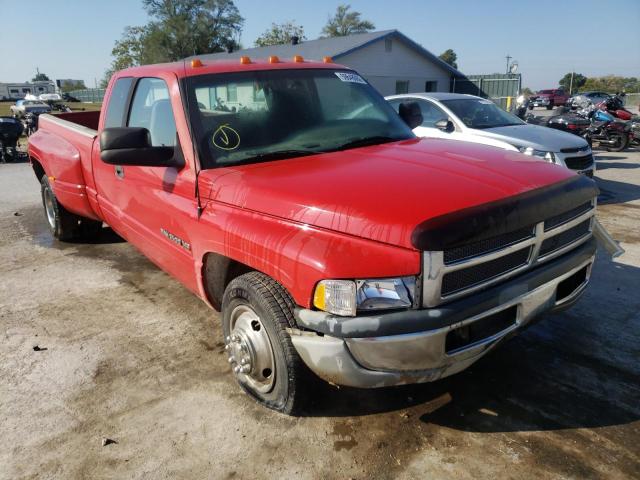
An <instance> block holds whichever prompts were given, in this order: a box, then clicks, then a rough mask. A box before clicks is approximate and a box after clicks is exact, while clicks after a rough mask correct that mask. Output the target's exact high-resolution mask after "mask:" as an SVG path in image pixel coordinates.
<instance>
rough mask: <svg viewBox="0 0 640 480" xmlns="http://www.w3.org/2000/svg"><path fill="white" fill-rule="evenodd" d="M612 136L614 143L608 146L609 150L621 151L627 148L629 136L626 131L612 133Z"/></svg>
mask: <svg viewBox="0 0 640 480" xmlns="http://www.w3.org/2000/svg"><path fill="white" fill-rule="evenodd" d="M610 138H611V140H612V141H613V143H612V144H610V145H609V146H608V147H607V151H608V152H621V151H622V150H624V149H625V148H627V144H628V143H629V137H628V136H627V135H625V134H624V133H612V134H611V137H610Z"/></svg>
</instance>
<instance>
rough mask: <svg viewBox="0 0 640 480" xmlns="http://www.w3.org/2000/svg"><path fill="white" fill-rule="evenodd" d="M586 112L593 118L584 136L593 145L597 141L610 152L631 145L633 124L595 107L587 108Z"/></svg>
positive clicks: (619, 150) (618, 150)
mask: <svg viewBox="0 0 640 480" xmlns="http://www.w3.org/2000/svg"><path fill="white" fill-rule="evenodd" d="M587 110H588V111H587V112H585V113H584V114H585V115H586V116H587V118H589V119H590V120H591V125H590V126H589V127H588V128H587V129H586V130H585V132H584V133H583V134H582V136H583V137H584V138H585V139H586V140H587V142H589V145H592V144H593V142H594V141H595V142H597V143H598V144H599V145H600V146H601V147H605V148H606V149H607V151H608V152H621V151H622V150H624V149H625V148H627V147H628V146H629V143H630V142H631V140H632V139H633V133H632V132H631V125H629V124H628V123H626V122H619V121H616V119H615V117H613V115H611V114H609V113H607V112H605V111H603V110H600V109H596V108H594V107H591V108H590V109H587Z"/></svg>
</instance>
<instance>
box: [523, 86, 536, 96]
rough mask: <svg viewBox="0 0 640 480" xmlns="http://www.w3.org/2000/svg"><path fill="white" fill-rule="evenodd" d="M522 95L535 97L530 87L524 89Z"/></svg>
mask: <svg viewBox="0 0 640 480" xmlns="http://www.w3.org/2000/svg"><path fill="white" fill-rule="evenodd" d="M520 94H521V95H524V96H525V97H530V96H531V95H533V91H532V90H531V89H530V88H529V87H524V88H523V89H522V90H521V91H520Z"/></svg>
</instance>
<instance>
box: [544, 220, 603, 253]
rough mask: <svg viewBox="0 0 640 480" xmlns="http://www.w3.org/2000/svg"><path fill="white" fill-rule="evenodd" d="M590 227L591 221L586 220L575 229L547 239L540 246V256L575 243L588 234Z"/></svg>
mask: <svg viewBox="0 0 640 480" xmlns="http://www.w3.org/2000/svg"><path fill="white" fill-rule="evenodd" d="M590 226H591V219H587V220H585V221H584V222H582V223H579V224H578V225H576V226H575V227H572V228H570V229H569V230H566V231H564V232H562V233H559V234H558V235H555V236H553V237H551V238H547V239H546V240H545V241H544V242H542V246H541V247H540V256H541V257H542V256H543V255H547V254H549V253H551V252H555V251H556V250H559V249H561V248H562V247H565V246H567V245H569V244H570V243H572V242H575V241H576V240H578V239H579V238H581V237H583V236H584V235H586V234H587V233H589V228H590Z"/></svg>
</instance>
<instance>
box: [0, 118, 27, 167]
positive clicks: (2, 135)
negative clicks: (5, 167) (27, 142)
mask: <svg viewBox="0 0 640 480" xmlns="http://www.w3.org/2000/svg"><path fill="white" fill-rule="evenodd" d="M22 130H23V127H22V123H20V121H19V120H17V119H15V118H13V117H0V163H6V162H8V161H11V160H15V159H16V158H17V157H18V155H19V152H18V148H17V145H18V139H19V138H20V135H22Z"/></svg>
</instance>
